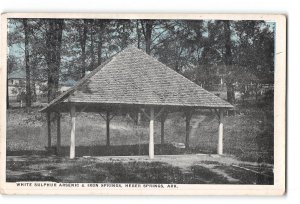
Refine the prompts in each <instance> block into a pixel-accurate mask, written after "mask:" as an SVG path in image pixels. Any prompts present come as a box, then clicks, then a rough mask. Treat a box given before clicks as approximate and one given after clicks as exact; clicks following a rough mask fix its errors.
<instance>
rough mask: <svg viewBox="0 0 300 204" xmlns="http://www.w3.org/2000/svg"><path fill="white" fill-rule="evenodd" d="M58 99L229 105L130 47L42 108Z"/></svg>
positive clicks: (144, 103)
mask: <svg viewBox="0 0 300 204" xmlns="http://www.w3.org/2000/svg"><path fill="white" fill-rule="evenodd" d="M61 102H63V103H64V102H72V103H81V104H82V103H86V104H89V103H91V104H129V105H130V104H139V105H166V106H190V107H204V108H233V106H232V105H231V104H230V103H228V102H226V101H224V100H222V99H221V98H219V97H217V96H216V95H214V94H212V93H210V92H208V91H206V90H205V89H203V88H202V87H200V86H198V85H197V84H195V83H193V82H192V81H190V80H189V79H187V78H185V77H184V76H182V75H180V74H178V73H177V72H175V71H174V70H172V69H171V68H169V67H167V66H166V65H164V64H162V63H161V62H159V61H157V60H156V59H155V58H153V57H151V56H150V55H148V54H146V53H145V52H143V51H142V50H140V49H138V48H136V47H133V46H130V47H128V48H126V49H124V50H123V51H121V52H120V53H118V54H116V55H115V56H114V57H112V58H111V59H110V60H108V61H107V62H105V63H104V64H102V65H100V66H99V67H98V68H96V69H95V70H94V71H93V72H92V73H90V74H89V75H87V76H86V77H84V78H83V79H81V80H80V81H79V82H78V83H77V84H76V85H75V86H74V87H73V88H71V89H69V90H68V91H67V92H65V93H63V94H62V95H60V96H59V97H58V98H56V99H54V100H53V101H52V102H50V103H49V104H48V106H47V107H45V108H44V109H43V110H42V111H45V110H46V109H48V108H49V107H51V106H54V105H56V104H58V103H61Z"/></svg>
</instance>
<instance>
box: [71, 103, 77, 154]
mask: <svg viewBox="0 0 300 204" xmlns="http://www.w3.org/2000/svg"><path fill="white" fill-rule="evenodd" d="M75 113H76V109H75V106H74V105H72V106H71V123H72V126H71V143H70V159H74V158H75V119H76V115H75Z"/></svg>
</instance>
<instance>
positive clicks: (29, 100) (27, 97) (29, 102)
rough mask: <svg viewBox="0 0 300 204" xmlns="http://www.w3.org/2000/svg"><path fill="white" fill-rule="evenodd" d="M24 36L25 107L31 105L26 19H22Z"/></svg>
mask: <svg viewBox="0 0 300 204" xmlns="http://www.w3.org/2000/svg"><path fill="white" fill-rule="evenodd" d="M23 26H24V36H25V69H26V99H25V102H26V107H27V108H28V107H31V87H30V66H29V57H30V56H29V26H28V19H25V18H24V19H23Z"/></svg>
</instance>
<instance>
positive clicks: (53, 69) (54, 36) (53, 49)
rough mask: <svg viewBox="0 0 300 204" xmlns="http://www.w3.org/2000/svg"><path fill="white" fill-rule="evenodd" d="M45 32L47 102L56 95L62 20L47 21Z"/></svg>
mask: <svg viewBox="0 0 300 204" xmlns="http://www.w3.org/2000/svg"><path fill="white" fill-rule="evenodd" d="M47 24H48V28H47V31H46V46H47V50H46V56H45V57H46V62H47V65H48V94H47V97H48V102H50V101H52V100H53V99H54V98H55V97H56V96H57V93H58V82H59V69H60V60H61V47H62V31H63V25H64V21H63V20H62V19H48V20H47Z"/></svg>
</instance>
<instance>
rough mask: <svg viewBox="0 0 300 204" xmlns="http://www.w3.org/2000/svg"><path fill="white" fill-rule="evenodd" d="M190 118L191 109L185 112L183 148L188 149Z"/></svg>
mask: <svg viewBox="0 0 300 204" xmlns="http://www.w3.org/2000/svg"><path fill="white" fill-rule="evenodd" d="M191 118H192V113H191V111H187V112H186V113H185V148H186V149H188V148H189V147H190V121H191Z"/></svg>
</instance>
